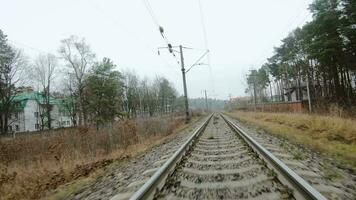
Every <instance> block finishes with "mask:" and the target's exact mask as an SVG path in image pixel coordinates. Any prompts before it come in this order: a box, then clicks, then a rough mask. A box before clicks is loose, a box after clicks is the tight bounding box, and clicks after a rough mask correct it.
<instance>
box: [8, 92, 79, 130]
mask: <svg viewBox="0 0 356 200" xmlns="http://www.w3.org/2000/svg"><path fill="white" fill-rule="evenodd" d="M13 101H14V102H16V107H17V110H18V111H17V112H16V113H15V114H13V115H12V116H11V118H10V120H9V125H8V130H9V131H10V132H32V131H39V130H41V127H42V125H43V127H46V122H45V121H44V124H42V121H43V120H41V118H43V116H44V115H43V114H44V106H45V104H44V103H45V102H44V98H43V96H42V94H41V93H39V92H34V91H32V89H31V88H20V89H19V90H18V91H17V94H16V95H15V96H14V98H13ZM50 105H51V119H52V123H51V126H52V128H61V127H71V126H73V124H72V121H71V118H70V116H69V114H68V113H67V112H66V109H64V106H63V100H62V99H55V98H51V99H50ZM46 120H47V119H46ZM45 129H46V128H45Z"/></svg>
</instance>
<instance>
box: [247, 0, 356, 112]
mask: <svg viewBox="0 0 356 200" xmlns="http://www.w3.org/2000/svg"><path fill="white" fill-rule="evenodd" d="M309 10H310V12H311V13H312V20H311V21H310V22H308V23H306V24H305V25H304V26H302V27H298V28H296V29H295V30H293V31H292V32H291V33H290V34H289V35H288V36H287V37H286V38H284V39H283V40H282V44H281V45H280V46H278V47H275V49H274V54H273V55H272V56H271V57H269V58H268V59H267V62H266V63H264V64H263V65H262V66H260V68H259V69H254V70H250V72H249V73H248V74H247V78H246V79H247V85H248V87H247V89H246V92H247V93H249V94H250V95H251V101H252V102H253V101H255V103H262V102H272V101H274V102H279V101H291V97H290V95H291V94H292V92H294V94H295V98H296V99H295V100H307V99H310V101H311V105H312V108H314V109H317V108H323V107H324V108H325V107H328V106H330V105H336V106H339V107H341V108H350V107H352V106H355V104H356V98H355V94H356V1H354V0H315V1H314V2H313V3H312V4H311V5H310V6H309ZM308 96H310V98H308Z"/></svg>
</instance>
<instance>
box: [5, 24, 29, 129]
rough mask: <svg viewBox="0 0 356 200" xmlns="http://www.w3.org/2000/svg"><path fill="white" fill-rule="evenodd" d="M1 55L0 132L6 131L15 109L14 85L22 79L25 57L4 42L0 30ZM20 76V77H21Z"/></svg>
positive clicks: (25, 62) (20, 82) (19, 83)
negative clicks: (0, 39)
mask: <svg viewBox="0 0 356 200" xmlns="http://www.w3.org/2000/svg"><path fill="white" fill-rule="evenodd" d="M0 37H1V38H2V41H1V43H2V44H1V55H0V56H1V57H0V61H1V62H0V102H1V105H0V132H2V133H7V132H8V126H9V125H10V124H11V122H10V118H11V114H13V113H15V112H16V111H17V110H16V109H17V107H16V103H15V102H14V101H13V98H14V95H15V89H16V87H15V86H16V85H21V84H22V82H23V81H24V79H23V78H22V77H23V75H24V73H23V72H24V68H25V66H26V64H27V59H26V57H25V56H24V55H23V53H22V51H21V50H18V49H15V48H13V47H11V46H9V45H7V44H6V41H7V40H6V36H5V35H3V33H2V32H1V30H0ZM21 78H22V79H21Z"/></svg>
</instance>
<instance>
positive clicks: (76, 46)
mask: <svg viewBox="0 0 356 200" xmlns="http://www.w3.org/2000/svg"><path fill="white" fill-rule="evenodd" d="M59 53H60V55H61V56H62V58H63V59H64V60H65V61H66V63H67V66H68V67H69V68H70V69H71V70H72V73H73V74H74V76H75V82H74V83H73V84H72V85H73V86H74V88H75V90H76V93H77V94H78V104H79V105H78V108H79V111H78V117H79V125H81V124H83V123H84V124H86V121H87V120H86V117H87V115H86V113H85V109H84V102H85V99H84V98H85V96H84V83H83V81H84V77H85V75H86V73H87V72H88V70H89V68H90V67H91V65H92V64H93V61H94V58H95V54H94V53H93V52H92V51H91V49H90V46H89V45H88V44H86V42H85V40H84V38H82V39H80V38H78V37H77V36H70V37H69V38H67V39H64V40H62V41H61V45H60V48H59Z"/></svg>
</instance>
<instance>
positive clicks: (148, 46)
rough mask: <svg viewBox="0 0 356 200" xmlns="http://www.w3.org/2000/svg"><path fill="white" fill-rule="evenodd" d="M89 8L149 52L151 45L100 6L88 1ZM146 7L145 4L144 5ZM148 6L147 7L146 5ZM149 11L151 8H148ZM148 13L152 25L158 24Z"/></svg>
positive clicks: (153, 16)
mask: <svg viewBox="0 0 356 200" xmlns="http://www.w3.org/2000/svg"><path fill="white" fill-rule="evenodd" d="M88 2H89V3H90V4H91V6H92V7H93V8H94V9H95V10H96V11H97V12H100V13H101V14H103V15H104V16H106V17H108V18H109V19H110V21H111V22H112V23H114V24H115V25H118V26H119V27H120V30H122V31H124V32H126V33H127V35H129V36H130V37H132V38H133V39H135V40H136V41H137V42H138V43H139V44H142V45H143V46H144V47H145V48H146V49H147V50H149V51H151V50H152V49H153V48H154V47H153V45H151V44H149V43H147V41H146V40H144V39H142V37H140V36H139V35H138V34H136V33H135V32H133V31H131V30H130V29H129V28H128V27H127V26H125V25H124V24H122V23H120V22H119V21H118V20H117V19H116V18H115V17H114V16H112V15H109V13H108V12H106V11H105V10H104V9H103V8H102V7H101V6H100V5H98V4H96V3H95V2H94V1H93V0H89V1H88ZM145 6H146V4H145ZM148 6H149V5H148ZM148 9H150V10H152V9H151V7H150V6H149V8H148ZM149 12H150V15H151V14H152V19H154V23H155V24H158V23H157V19H156V17H155V15H154V13H153V11H152V12H151V11H149ZM159 57H160V59H161V60H162V61H163V62H164V63H165V64H166V65H167V66H169V67H171V68H173V66H172V65H171V64H170V63H169V62H168V61H167V60H166V59H164V58H162V57H161V56H159Z"/></svg>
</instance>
